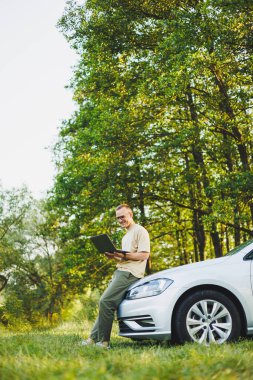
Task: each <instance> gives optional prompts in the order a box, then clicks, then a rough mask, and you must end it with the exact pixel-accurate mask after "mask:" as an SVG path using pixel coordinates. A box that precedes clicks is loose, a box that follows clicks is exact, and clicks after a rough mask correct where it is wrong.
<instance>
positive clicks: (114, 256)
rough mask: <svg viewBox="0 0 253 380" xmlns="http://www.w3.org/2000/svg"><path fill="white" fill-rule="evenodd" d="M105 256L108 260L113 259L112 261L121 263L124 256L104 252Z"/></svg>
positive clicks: (118, 253)
mask: <svg viewBox="0 0 253 380" xmlns="http://www.w3.org/2000/svg"><path fill="white" fill-rule="evenodd" d="M105 256H106V257H107V258H108V259H113V260H117V261H121V260H122V259H123V258H124V254H123V253H120V252H114V253H110V252H105Z"/></svg>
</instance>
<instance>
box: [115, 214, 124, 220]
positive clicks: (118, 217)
mask: <svg viewBox="0 0 253 380" xmlns="http://www.w3.org/2000/svg"><path fill="white" fill-rule="evenodd" d="M126 218H127V216H126V215H122V216H116V219H117V220H124V219H126Z"/></svg>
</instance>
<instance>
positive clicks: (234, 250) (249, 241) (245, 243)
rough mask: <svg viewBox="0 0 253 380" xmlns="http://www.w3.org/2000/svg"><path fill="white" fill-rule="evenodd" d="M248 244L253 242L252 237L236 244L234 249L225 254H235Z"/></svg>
mask: <svg viewBox="0 0 253 380" xmlns="http://www.w3.org/2000/svg"><path fill="white" fill-rule="evenodd" d="M250 244H253V239H250V240H248V241H245V242H244V243H242V244H240V245H238V246H237V247H235V248H234V249H232V250H231V251H229V252H228V253H227V254H226V255H225V256H231V255H234V254H236V253H237V252H239V251H241V250H242V249H243V248H245V247H247V246H248V245H250Z"/></svg>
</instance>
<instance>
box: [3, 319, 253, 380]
mask: <svg viewBox="0 0 253 380" xmlns="http://www.w3.org/2000/svg"><path fill="white" fill-rule="evenodd" d="M83 328H85V330H87V331H88V330H89V328H90V326H89V325H88V324H87V325H86V326H84V325H78V324H63V325H61V326H59V327H57V328H55V329H52V330H47V331H32V332H29V333H17V332H16V333H15V332H7V331H2V330H1V337H0V379H1V380H14V379H22V380H53V379H64V380H74V379H90V380H98V379H102V380H103V379H108V380H109V379H110V380H113V379H122V380H131V379H133V380H149V379H150V380H151V379H152V380H163V379H164V380H165V379H166V380H170V379H171V380H173V379H192V380H198V379H201V380H202V379H213V380H215V379H217V380H223V379H227V380H233V379H245V380H249V379H251V378H253V340H251V339H248V340H242V341H240V342H239V343H233V344H226V345H222V346H214V345H213V346H210V347H202V346H200V345H198V344H187V345H185V346H171V345H164V344H157V343H154V342H153V343H151V342H145V343H143V342H142V343H137V342H132V341H131V340H126V339H123V338H120V337H118V336H117V334H116V329H115V330H114V333H113V337H112V349H111V350H102V349H100V348H96V347H85V348H84V347H81V346H80V339H81V336H82V331H83ZM86 336H87V334H86Z"/></svg>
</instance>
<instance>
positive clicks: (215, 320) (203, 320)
mask: <svg viewBox="0 0 253 380" xmlns="http://www.w3.org/2000/svg"><path fill="white" fill-rule="evenodd" d="M186 327H187V331H188V333H189V335H190V337H191V339H192V340H193V341H194V342H198V343H201V344H205V345H209V344H210V343H216V344H222V343H224V342H226V341H227V339H228V337H229V336H230V334H231V331H232V317H231V314H230V313H229V311H228V309H227V308H226V307H225V306H224V305H223V304H221V303H220V302H218V301H216V300H211V299H206V300H201V301H198V302H196V303H195V304H194V305H192V307H191V308H190V310H189V311H188V314H187V317H186Z"/></svg>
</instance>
